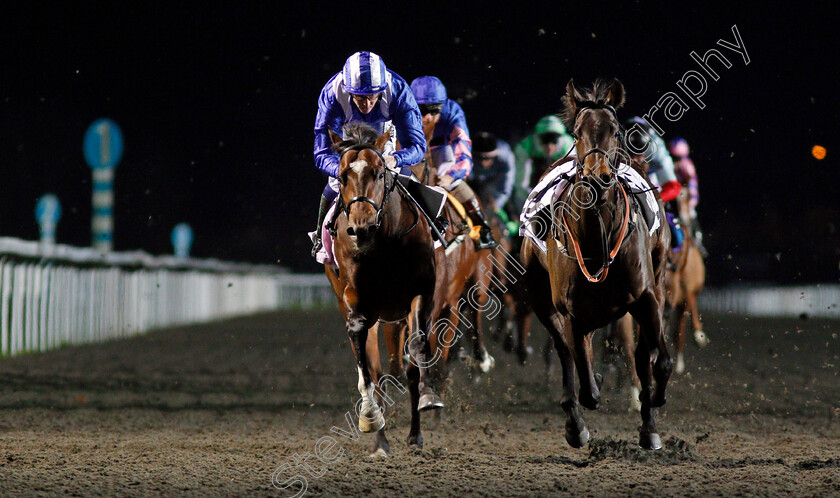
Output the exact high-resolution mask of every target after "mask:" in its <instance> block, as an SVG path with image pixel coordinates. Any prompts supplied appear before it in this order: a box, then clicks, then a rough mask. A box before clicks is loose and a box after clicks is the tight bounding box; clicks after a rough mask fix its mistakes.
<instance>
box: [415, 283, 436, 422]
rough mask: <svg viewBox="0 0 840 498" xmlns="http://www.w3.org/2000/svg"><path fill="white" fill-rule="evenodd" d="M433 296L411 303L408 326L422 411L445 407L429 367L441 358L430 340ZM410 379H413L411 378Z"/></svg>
mask: <svg viewBox="0 0 840 498" xmlns="http://www.w3.org/2000/svg"><path fill="white" fill-rule="evenodd" d="M432 300H433V296H432V295H429V296H416V297H415V298H414V300H413V301H412V303H411V313H409V315H408V328H409V331H410V332H411V333H410V335H409V337H408V338H407V339H406V341H407V342H406V347H407V349H408V352H409V362H410V363H412V364H413V365H414V366H416V367H417V369H418V372H417V373H418V377H417V383H418V385H417V389H418V392H419V400H418V407H417V408H418V409H419V410H420V411H425V410H433V409H438V408H443V401H441V399H440V396H438V395H437V394H436V393H435V391H434V388H433V387H432V386H433V380H432V377H431V375H430V373H429V368H430V367H431V366H432V365H434V364H435V363H436V362H437V360H438V359H439V358H438V357H437V356H435V357H432V353H431V344H430V343H431V341H430V340H429V334H430V330H429V327H430V326H431V325H432V323H431V319H430V316H431V312H432V306H433V302H432ZM409 381H411V379H410V378H409Z"/></svg>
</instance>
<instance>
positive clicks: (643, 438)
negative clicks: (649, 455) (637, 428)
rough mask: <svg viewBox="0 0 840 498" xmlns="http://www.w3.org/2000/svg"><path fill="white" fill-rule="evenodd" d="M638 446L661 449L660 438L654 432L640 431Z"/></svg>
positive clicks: (646, 448) (644, 448)
mask: <svg viewBox="0 0 840 498" xmlns="http://www.w3.org/2000/svg"><path fill="white" fill-rule="evenodd" d="M639 446H640V447H641V448H642V449H643V450H661V449H662V440H661V439H659V434H657V433H655V432H642V433H640V434H639Z"/></svg>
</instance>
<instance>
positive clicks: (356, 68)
mask: <svg viewBox="0 0 840 498" xmlns="http://www.w3.org/2000/svg"><path fill="white" fill-rule="evenodd" d="M342 73H343V75H344V89H345V90H347V93H352V94H355V95H374V94H377V93H379V92H382V91H384V90H385V89H386V88H388V78H387V74H388V73H387V69H386V68H385V62H384V61H383V60H382V58H381V57H379V56H378V55H376V54H374V53H373V52H356V53H355V54H353V55H351V56H350V57H348V58H347V62H345V63H344V69H343V71H342Z"/></svg>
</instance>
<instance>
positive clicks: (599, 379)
mask: <svg viewBox="0 0 840 498" xmlns="http://www.w3.org/2000/svg"><path fill="white" fill-rule="evenodd" d="M603 383H604V376H603V375H601V374H600V373H596V374H595V385H596V386H598V389H601V385H602V384H603Z"/></svg>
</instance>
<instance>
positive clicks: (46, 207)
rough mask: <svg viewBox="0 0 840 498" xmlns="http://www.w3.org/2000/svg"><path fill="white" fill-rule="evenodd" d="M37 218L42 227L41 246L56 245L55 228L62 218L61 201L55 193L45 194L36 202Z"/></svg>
mask: <svg viewBox="0 0 840 498" xmlns="http://www.w3.org/2000/svg"><path fill="white" fill-rule="evenodd" d="M35 219H36V220H37V221H38V226H39V227H40V229H41V246H42V247H43V248H47V247H50V246H53V245H55V228H56V226H58V221H59V220H60V219H61V203H60V202H59V201H58V197H56V195H55V194H44V195H42V196H41V198H40V199H38V202H37V203H36V204H35Z"/></svg>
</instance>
